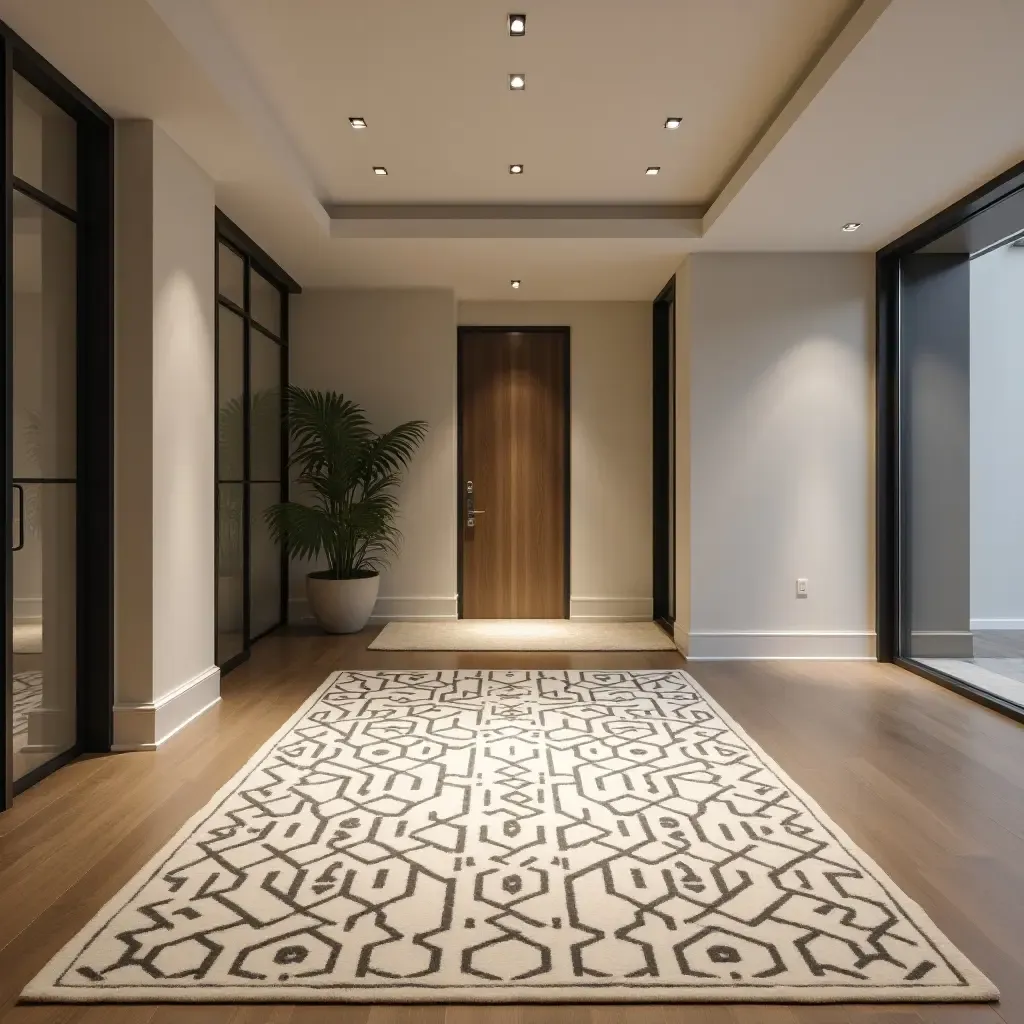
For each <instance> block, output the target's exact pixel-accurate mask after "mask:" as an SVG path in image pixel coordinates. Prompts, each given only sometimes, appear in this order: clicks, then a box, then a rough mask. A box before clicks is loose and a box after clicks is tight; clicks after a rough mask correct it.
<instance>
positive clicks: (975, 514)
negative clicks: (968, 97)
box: [879, 174, 1024, 715]
mask: <svg viewBox="0 0 1024 1024" xmlns="http://www.w3.org/2000/svg"><path fill="white" fill-rule="evenodd" d="M1019 177H1020V182H1019V184H1017V185H1016V186H1015V185H1014V175H1013V174H1011V175H1010V176H1009V177H1006V178H1004V179H1003V180H1002V182H998V181H997V182H996V183H993V186H992V187H993V188H994V189H995V190H996V194H995V197H994V198H992V199H990V200H989V201H987V202H986V201H985V197H984V195H983V194H982V195H978V196H975V197H969V199H968V200H965V204H967V205H966V206H965V208H964V210H963V211H962V215H961V216H960V217H952V218H950V219H951V221H952V223H946V224H942V223H941V222H940V223H937V224H935V225H933V226H932V229H931V230H922V231H921V232H920V233H919V235H918V236H917V237H916V238H913V239H911V240H910V241H909V242H905V243H903V244H902V245H897V246H895V247H893V248H892V249H891V250H889V251H887V252H883V254H881V259H880V264H879V269H880V278H879V283H880V291H881V298H882V308H881V310H880V312H881V320H880V340H881V343H882V344H881V347H880V362H879V368H880V384H881V388H882V391H881V392H880V397H881V398H882V400H883V403H882V406H883V417H882V420H881V421H880V426H881V427H882V428H883V433H882V441H883V447H882V449H880V465H881V467H882V476H881V477H880V485H881V488H882V490H883V503H884V501H885V499H886V498H887V497H888V498H889V499H890V504H889V507H888V509H886V508H885V507H884V504H883V508H882V512H883V516H882V520H881V523H880V526H881V531H880V541H881V544H880V551H881V554H882V557H883V560H882V561H880V566H879V569H880V578H881V580H882V588H881V590H880V606H881V610H882V613H883V617H884V616H885V615H886V610H887V609H889V610H890V611H891V615H892V622H891V636H890V637H886V636H885V635H884V627H885V626H887V625H890V624H889V623H885V622H884V621H880V630H881V631H882V633H883V643H885V642H887V640H891V643H892V646H893V651H892V653H893V655H894V656H895V657H896V659H897V660H900V661H902V662H904V663H906V664H907V666H908V667H911V668H914V669H916V670H918V671H921V672H923V673H925V674H928V675H930V676H931V677H932V678H935V679H936V680H937V681H940V682H943V683H945V684H946V685H950V686H953V687H954V688H956V689H959V690H961V691H962V692H964V693H966V694H968V695H970V696H973V697H975V698H977V699H981V700H984V701H985V702H986V703H989V704H992V705H994V706H997V707H999V708H1001V709H1003V710H1007V711H1009V712H1010V713H1013V714H1018V715H1020V714H1024V529H1022V523H1024V518H1022V513H1021V509H1022V508H1024V243H1022V239H1024V174H1020V175H1019ZM983 192H984V190H983ZM887 403H889V404H891V414H890V415H889V417H886V416H885V415H884V407H885V405H886V404H887ZM887 420H888V429H886V422H887ZM887 516H888V518H887ZM890 541H891V543H890ZM887 561H888V564H886V563H887ZM890 588H891V589H890ZM890 600H891V604H890Z"/></svg>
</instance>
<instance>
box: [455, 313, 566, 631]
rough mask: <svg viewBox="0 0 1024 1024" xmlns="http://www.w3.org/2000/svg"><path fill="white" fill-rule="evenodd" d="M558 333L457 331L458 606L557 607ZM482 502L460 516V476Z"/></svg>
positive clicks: (562, 356)
mask: <svg viewBox="0 0 1024 1024" xmlns="http://www.w3.org/2000/svg"><path fill="white" fill-rule="evenodd" d="M568 350H569V339H568V334H567V332H566V331H564V330H544V331H540V330H531V331H514V330H508V331H494V330H488V331H477V330H473V329H465V330H463V331H461V332H460V344H459V360H460V374H459V382H460V398H461V401H460V410H461V411H460V416H461V421H460V437H461V444H462V450H461V465H462V478H461V481H460V514H461V534H462V539H461V543H462V602H463V603H462V609H463V616H464V617H465V618H467V619H494V618H502V619H504V618H509V619H537V618H540V619H558V618H563V617H564V616H565V614H566V587H567V578H566V551H567V545H568V539H567V537H566V502H567V500H568V495H567V494H566V468H567V460H568V447H567V436H566V434H567V421H568V420H567V408H568V405H567V403H568V395H567V385H568V365H567V364H568ZM470 480H472V481H473V486H474V494H473V499H474V505H475V507H476V508H477V509H482V510H483V512H482V513H481V514H478V515H477V516H476V518H475V525H474V526H472V527H470V526H468V525H467V523H466V519H467V516H466V509H467V504H466V483H467V481H470Z"/></svg>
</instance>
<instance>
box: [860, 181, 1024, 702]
mask: <svg viewBox="0 0 1024 1024" xmlns="http://www.w3.org/2000/svg"><path fill="white" fill-rule="evenodd" d="M1007 201H1011V202H1012V207H1011V202H1007ZM1022 201H1024V161H1022V162H1021V163H1018V164H1016V165H1014V166H1013V167H1011V168H1009V169H1008V170H1007V171H1005V172H1003V173H1002V174H1000V175H998V176H997V177H995V178H993V179H992V180H991V181H989V182H988V183H986V184H985V185H982V186H981V187H980V188H978V189H976V190H975V191H974V192H971V193H970V194H969V195H967V196H964V198H963V199H960V200H959V201H957V202H956V203H953V204H952V205H951V206H949V207H947V208H946V209H945V210H942V211H941V212H940V213H937V214H935V215H934V216H933V217H930V218H929V219H928V220H926V221H924V222H923V223H922V224H919V225H918V226H917V227H915V228H913V229H911V230H910V231H908V232H907V233H906V234H905V235H903V236H901V237H900V238H898V239H896V240H895V241H894V242H891V243H890V244H889V245H887V246H885V247H884V248H882V249H880V250H878V252H877V253H876V256H875V274H876V276H875V284H876V292H875V295H876V331H875V336H876V351H875V360H876V362H875V368H876V370H875V372H876V396H875V397H876V422H875V426H876V439H877V440H876V455H875V460H876V461H875V465H876V502H877V505H876V520H877V527H876V605H875V607H876V631H877V657H878V660H879V661H882V662H891V663H893V664H896V665H898V666H899V667H900V668H904V669H907V670H908V671H910V672H913V673H915V674H916V675H919V676H923V677H924V678H926V679H930V680H931V681H933V682H936V683H938V684H940V685H941V686H944V687H946V688H948V689H950V690H954V691H955V692H957V693H959V694H962V695H963V696H965V697H967V698H969V699H970V700H973V701H976V702H977V703H979V704H984V705H985V706H987V707H990V708H992V709H994V710H996V711H999V712H1001V713H1002V714H1005V715H1007V716H1009V717H1011V718H1015V719H1017V720H1018V721H1024V711H1022V709H1021V708H1020V707H1018V706H1017V705H1016V704H1012V703H1010V702H1009V701H1005V700H1002V699H1001V698H999V697H997V696H994V695H993V694H990V693H986V692H984V691H983V690H980V689H978V688H977V687H974V686H972V685H970V684H969V683H965V682H964V681H963V680H961V679H957V678H956V677H954V676H951V675H948V674H947V673H945V672H941V671H939V670H938V669H935V668H932V667H931V666H928V665H924V664H922V663H921V662H918V661H915V660H913V659H912V658H910V657H909V656H908V655H907V653H906V652H907V651H908V649H909V632H910V625H909V622H908V621H907V617H906V614H905V612H906V608H905V595H906V594H907V593H908V582H909V574H908V561H907V551H908V543H907V530H908V523H907V516H906V507H907V501H906V485H907V484H906V476H905V474H904V467H905V465H906V448H905V444H906V441H905V437H904V434H903V401H902V394H901V389H902V387H903V381H902V378H901V373H900V312H901V310H900V289H901V274H902V265H903V260H904V259H906V258H907V257H908V256H911V255H912V254H914V253H916V252H918V251H919V250H920V249H921V248H922V247H924V246H927V245H930V244H931V243H933V242H937V241H938V240H939V239H942V238H944V236H947V235H949V234H950V233H951V232H954V231H958V230H959V231H960V232H961V238H962V240H963V243H964V245H965V251H969V252H970V254H971V255H979V254H980V253H981V252H982V251H986V250H985V245H986V244H987V243H988V242H989V237H990V236H991V239H992V241H993V242H995V240H996V239H997V238H998V237H999V235H1000V233H1001V231H1002V233H1003V237H1004V239H1005V237H1007V236H1008V235H1009V234H1010V232H1011V231H1012V227H1010V225H1009V224H1007V226H1006V227H1005V228H1001V227H1000V226H999V221H1000V220H1001V219H1002V217H1003V216H1006V214H1007V213H1008V211H1010V210H1011V208H1012V209H1014V210H1019V209H1020V204H1021V202H1022ZM1004 202H1006V203H1007V205H1006V206H1005V207H1002V210H1000V209H999V207H1000V204H1002V203H1004ZM1018 216H1019V215H1018ZM1015 219H1017V218H1015ZM999 244H1002V243H999ZM989 247H990V248H994V247H995V245H994V244H992V245H989Z"/></svg>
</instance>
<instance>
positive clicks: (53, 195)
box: [0, 24, 113, 810]
mask: <svg viewBox="0 0 1024 1024" xmlns="http://www.w3.org/2000/svg"><path fill="white" fill-rule="evenodd" d="M0 66H2V74H0V99H2V102H3V105H4V111H5V123H6V125H7V131H6V132H5V133H3V135H2V138H0V154H2V156H3V160H2V166H3V170H4V181H5V189H6V202H5V203H4V204H3V207H2V208H0V209H2V217H0V219H2V232H3V235H4V242H5V245H6V252H7V257H6V258H5V259H4V260H3V261H2V264H0V266H2V267H3V270H4V273H3V276H2V282H3V292H2V295H3V298H2V307H3V310H4V316H3V319H2V323H3V338H4V343H3V351H4V359H3V360H2V362H0V381H2V384H3V391H4V403H3V410H4V415H3V417H2V420H0V434H2V445H0V452H2V464H3V466H4V475H5V478H6V479H5V487H4V491H5V501H4V503H3V522H4V533H5V538H6V544H5V551H4V560H3V568H4V572H3V593H4V602H3V609H4V634H5V636H4V642H3V644H2V645H0V649H2V680H3V700H2V701H0V744H2V752H3V758H2V760H0V810H2V809H3V808H4V807H5V806H8V805H9V804H10V802H11V801H12V799H13V797H14V795H15V794H16V793H18V792H20V791H21V790H23V789H25V788H26V787H28V786H30V785H32V784H33V783H34V782H36V781H38V780H39V779H41V778H43V777H44V776H45V775H47V774H49V773H50V772H51V771H53V770H54V769H55V768H58V767H60V765H62V764H64V763H66V762H67V761H69V760H71V759H72V758H74V757H75V756H77V755H78V754H79V753H81V752H84V751H103V750H108V749H109V748H110V743H111V730H112V721H111V719H112V704H113V625H112V615H113V552H112V548H113V545H112V529H113V476H112V463H113V364H112V357H113V301H112V295H113V288H112V285H113V192H112V189H113V123H112V121H111V120H110V118H108V117H107V116H106V114H104V113H103V112H102V111H101V110H99V108H97V107H96V106H95V105H94V104H92V103H91V101H90V100H88V98H87V97H85V96H83V95H82V94H81V93H80V92H79V91H78V90H77V89H76V88H75V87H74V86H73V85H72V84H71V83H70V82H68V81H67V80H66V79H65V78H63V77H62V76H61V75H60V74H59V73H58V72H57V71H55V70H54V69H53V68H52V67H51V66H50V65H49V64H47V63H46V62H45V61H44V60H43V59H42V58H41V57H40V56H39V55H38V54H36V53H35V52H34V51H32V50H31V49H30V48H29V47H28V46H26V45H25V43H24V42H23V41H22V40H21V39H20V38H19V37H18V36H16V35H15V34H14V33H12V32H10V30H9V29H7V27H6V26H4V25H2V24H0Z"/></svg>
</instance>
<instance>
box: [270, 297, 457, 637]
mask: <svg viewBox="0 0 1024 1024" xmlns="http://www.w3.org/2000/svg"><path fill="white" fill-rule="evenodd" d="M455 339H456V332H455V296H454V293H453V292H451V291H443V290H406V291H398V290H380V291H372V290H371V291H336V290H330V291H317V290H308V291H304V292H303V293H302V294H301V295H297V296H294V297H293V298H292V299H291V300H290V322H289V349H288V352H289V354H288V358H289V360H290V366H289V372H290V381H291V383H293V384H297V385H299V386H300V387H311V388H320V389H324V390H328V389H330V390H335V391H340V392H342V393H343V394H344V395H345V396H346V397H349V398H352V399H354V400H355V401H357V402H359V403H360V405H362V406H363V407H364V408H365V409H366V411H367V413H368V414H369V416H370V418H371V420H372V421H373V423H374V426H375V427H376V428H377V429H378V430H385V429H389V428H391V427H393V426H395V424H397V423H400V422H403V421H405V420H411V419H423V420H426V421H427V423H428V424H429V427H430V430H429V433H428V435H427V439H426V441H425V443H424V445H423V447H422V448H421V449H420V450H419V452H418V453H417V454H416V456H415V458H414V460H413V463H412V465H411V467H410V470H409V473H408V475H407V477H406V480H405V483H404V484H403V487H402V490H401V494H400V497H401V520H400V522H399V526H400V528H401V530H402V533H403V534H404V537H405V540H404V543H403V546H402V552H401V555H400V556H399V557H398V558H397V559H395V560H394V563H393V565H392V567H391V569H390V570H389V571H388V572H387V573H385V574H384V576H383V578H382V580H381V588H380V599H379V600H378V603H377V608H376V612H375V614H376V615H377V616H378V617H381V618H391V617H403V618H406V617H408V618H416V617H428V618H434V617H440V618H455V616H456V598H455V592H456V559H457V556H456V547H455V544H456V477H455V472H456V452H455V437H456V424H455V380H456V377H455ZM309 570H310V566H309V565H308V564H307V563H293V565H292V573H291V592H290V593H291V601H290V608H289V617H290V618H291V619H292V620H301V619H303V618H305V617H306V615H307V611H306V606H305V597H304V583H303V580H304V576H305V573H306V572H308V571H309Z"/></svg>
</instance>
